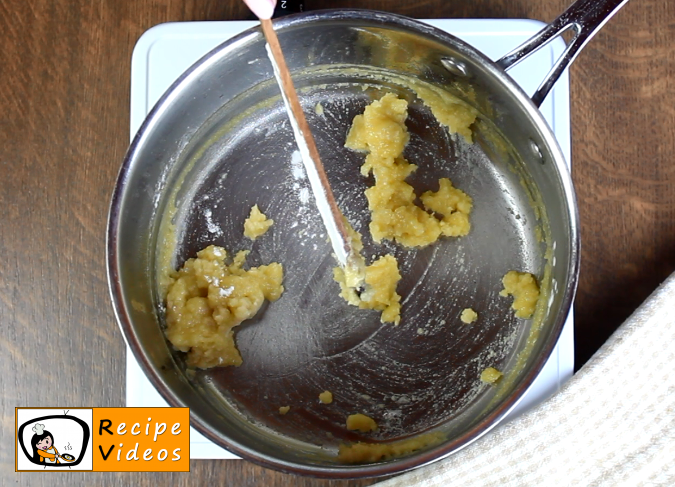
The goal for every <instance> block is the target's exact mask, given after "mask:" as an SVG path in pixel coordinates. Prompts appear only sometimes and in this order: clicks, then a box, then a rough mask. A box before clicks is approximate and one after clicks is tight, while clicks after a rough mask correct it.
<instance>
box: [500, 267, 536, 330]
mask: <svg viewBox="0 0 675 487" xmlns="http://www.w3.org/2000/svg"><path fill="white" fill-rule="evenodd" d="M502 284H504V289H503V290H502V291H501V292H500V293H499V295H500V296H504V297H506V296H509V295H511V296H513V297H514V300H513V305H512V306H511V307H512V308H513V309H514V310H515V311H516V317H518V318H525V319H527V318H531V317H532V314H534V310H535V309H536V307H537V300H538V299H539V286H538V285H537V281H536V279H535V278H534V276H533V275H532V274H530V273H529V272H518V271H509V272H507V273H506V275H505V276H504V278H503V279H502Z"/></svg>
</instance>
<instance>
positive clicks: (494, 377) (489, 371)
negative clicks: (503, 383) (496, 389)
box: [480, 367, 504, 384]
mask: <svg viewBox="0 0 675 487" xmlns="http://www.w3.org/2000/svg"><path fill="white" fill-rule="evenodd" d="M503 375H504V374H502V373H501V372H500V371H498V370H497V369H495V368H494V367H488V368H486V369H485V370H484V371H483V372H481V373H480V380H481V381H482V382H485V383H486V384H495V383H497V382H498V381H499V379H501V378H502V376H503Z"/></svg>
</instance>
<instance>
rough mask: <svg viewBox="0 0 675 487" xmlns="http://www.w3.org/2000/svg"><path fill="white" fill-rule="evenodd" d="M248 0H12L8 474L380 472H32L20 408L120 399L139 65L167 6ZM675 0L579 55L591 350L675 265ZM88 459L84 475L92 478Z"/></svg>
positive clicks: (465, 12)
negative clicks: (146, 37)
mask: <svg viewBox="0 0 675 487" xmlns="http://www.w3.org/2000/svg"><path fill="white" fill-rule="evenodd" d="M567 3H568V2H567V1H566V0H455V1H452V2H450V1H447V0H418V1H412V0H410V1H403V0H386V1H385V0H379V1H375V0H372V1H346V0H335V1H330V0H317V1H314V2H311V1H308V2H307V4H306V5H307V7H308V8H327V7H347V6H349V7H369V8H376V9H381V10H389V11H392V12H396V13H400V14H405V15H409V16H413V17H421V18H423V17H430V18H433V17H529V18H536V19H541V20H546V21H550V20H552V19H553V18H554V17H555V15H557V14H558V13H560V12H561V11H562V10H563V9H564V8H565V6H566V5H567ZM248 15H249V13H248V11H247V10H246V8H245V7H244V6H243V4H242V3H241V2H239V1H234V0H181V1H178V0H165V1H162V2H160V1H157V0H134V1H130V0H100V1H97V2H92V1H84V0H0V181H1V186H0V331H1V332H0V352H1V354H0V366H1V367H2V371H3V374H2V375H3V376H2V379H1V380H0V404H1V405H2V429H0V444H2V445H4V446H3V449H2V452H3V455H2V463H1V465H2V472H1V473H0V479H3V481H4V482H6V483H7V484H10V483H11V484H16V485H34V486H41V485H45V486H46V485H50V486H59V485H64V486H65V485H110V486H113V485H120V486H121V485H139V486H155V485H180V486H183V485H209V484H217V485H232V486H257V485H263V486H291V485H293V486H338V485H339V486H348V485H349V486H364V485H370V484H372V483H373V481H358V482H356V481H355V482H346V481H345V482H329V481H321V480H313V479H301V478H298V477H292V476H288V475H284V474H279V473H275V472H272V471H269V470H265V469H262V468H259V467H256V466H254V465H251V464H249V463H246V462H242V461H193V462H192V464H191V467H192V471H191V473H190V474H176V475H170V474H142V475H138V474H107V475H103V474H84V475H83V474H77V473H61V474H56V475H55V474H16V473H14V472H13V463H14V462H13V453H12V448H11V447H10V445H11V444H12V443H13V435H14V429H13V428H14V407H16V406H60V405H73V406H86V405H91V406H121V405H123V393H124V342H123V340H122V336H121V335H120V333H119V331H118V329H117V325H116V324H115V320H114V317H113V313H112V308H111V305H110V301H109V297H108V291H107V285H106V273H105V247H104V238H105V225H106V216H107V209H108V203H109V198H110V194H111V191H112V188H113V184H114V179H115V176H116V173H117V170H118V168H119V166H120V163H121V161H122V158H123V155H124V152H125V150H126V146H127V142H128V126H129V118H128V117H129V107H128V104H129V66H130V57H131V52H132V49H133V46H134V43H135V42H136V40H137V39H138V37H139V36H140V35H141V34H142V33H143V32H144V31H145V30H146V29H148V28H149V27H151V26H153V25H156V24H158V23H161V22H167V21H182V20H225V19H243V18H247V17H248ZM673 45H675V5H673V4H672V2H663V1H658V0H642V1H633V2H630V3H629V4H628V5H627V6H626V7H625V8H624V9H623V10H622V11H621V12H620V13H619V14H618V15H617V16H616V17H615V18H614V19H613V20H612V21H611V22H610V23H609V24H608V25H607V26H606V27H605V28H604V30H603V31H602V32H601V33H600V34H599V35H598V36H597V37H596V38H595V39H594V40H593V41H592V42H591V43H590V45H589V46H588V47H587V48H586V50H585V51H584V52H583V53H582V54H581V55H580V57H579V59H578V60H577V61H576V63H575V65H574V66H573V67H572V69H571V79H572V129H573V166H574V171H573V175H574V180H575V183H576V189H577V194H578V200H579V209H580V215H581V233H582V272H581V280H580V285H579V292H578V297H577V304H576V327H575V332H576V360H577V364H578V365H581V364H583V362H585V361H586V360H587V359H588V358H589V357H590V356H591V355H592V354H593V353H594V351H595V350H596V349H597V348H598V347H599V346H600V345H601V344H602V342H603V341H604V340H605V339H606V338H607V337H608V336H609V335H610V334H611V333H612V331H613V330H614V329H616V328H617V327H618V326H619V325H620V324H621V322H622V321H623V320H624V319H625V318H626V317H627V316H628V315H629V314H630V313H631V312H632V310H634V309H635V307H636V306H638V305H639V304H640V303H641V302H642V300H644V298H646V297H647V295H648V294H649V293H650V292H651V291H652V290H653V289H654V288H655V287H656V286H657V285H658V284H659V283H660V282H661V281H662V280H663V279H664V278H665V277H666V276H667V275H668V274H669V273H671V272H672V271H673V270H675V162H674V160H673V159H674V154H675V133H674V132H675V64H674V61H675V59H674V58H675V50H673V49H672V46H673ZM85 475H86V477H85Z"/></svg>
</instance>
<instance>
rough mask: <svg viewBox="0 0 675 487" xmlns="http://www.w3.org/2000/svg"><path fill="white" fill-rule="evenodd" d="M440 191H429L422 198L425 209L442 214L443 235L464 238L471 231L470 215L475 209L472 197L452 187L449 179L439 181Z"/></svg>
mask: <svg viewBox="0 0 675 487" xmlns="http://www.w3.org/2000/svg"><path fill="white" fill-rule="evenodd" d="M438 186H439V188H438V191H436V192H433V191H427V192H426V193H424V194H422V196H420V199H421V200H422V203H423V204H424V207H425V208H427V209H429V210H431V211H433V212H435V213H440V214H441V215H442V217H443V219H442V220H441V233H442V234H443V235H445V236H447V237H463V236H464V235H467V234H468V233H469V230H471V223H469V215H470V214H471V208H472V207H473V201H472V200H471V197H470V196H469V195H467V194H466V193H465V192H464V191H462V190H461V189H457V188H455V187H454V186H453V185H452V182H451V181H450V180H449V179H448V178H441V179H439V180H438Z"/></svg>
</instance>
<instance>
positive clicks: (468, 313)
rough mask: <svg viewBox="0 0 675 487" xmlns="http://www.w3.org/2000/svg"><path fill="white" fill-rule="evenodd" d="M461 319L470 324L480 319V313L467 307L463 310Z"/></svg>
mask: <svg viewBox="0 0 675 487" xmlns="http://www.w3.org/2000/svg"><path fill="white" fill-rule="evenodd" d="M459 319H460V320H461V321H462V323H466V324H467V325H469V324H471V323H473V322H474V321H476V320H477V319H478V313H476V312H475V311H474V310H472V309H471V308H466V309H465V310H464V311H462V314H461V315H460V317H459Z"/></svg>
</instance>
